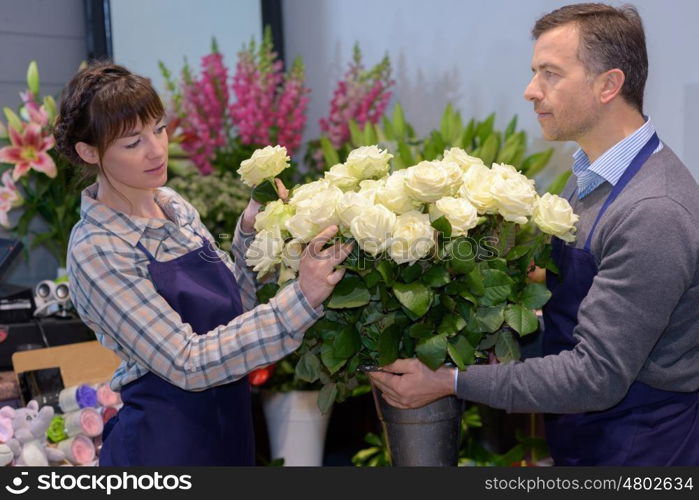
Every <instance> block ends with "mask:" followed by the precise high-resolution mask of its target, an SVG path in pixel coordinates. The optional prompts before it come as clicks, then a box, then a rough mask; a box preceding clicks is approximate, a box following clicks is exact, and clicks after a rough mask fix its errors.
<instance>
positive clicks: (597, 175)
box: [573, 118, 663, 199]
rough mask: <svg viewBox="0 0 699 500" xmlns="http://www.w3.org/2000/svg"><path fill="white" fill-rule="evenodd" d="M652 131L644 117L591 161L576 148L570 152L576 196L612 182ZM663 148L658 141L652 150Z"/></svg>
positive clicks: (581, 196) (648, 121)
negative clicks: (644, 121)
mask: <svg viewBox="0 0 699 500" xmlns="http://www.w3.org/2000/svg"><path fill="white" fill-rule="evenodd" d="M654 133H655V127H654V126H653V124H652V123H651V121H650V118H648V119H647V120H646V123H644V124H643V125H642V126H641V127H640V128H638V129H637V130H636V131H635V132H634V133H633V134H631V135H630V136H628V137H626V138H624V139H623V140H621V141H619V142H618V143H616V144H615V145H614V146H612V147H611V148H610V149H608V150H607V151H605V152H604V154H602V156H600V157H599V158H597V159H596V160H595V161H594V162H593V163H592V164H590V159H589V158H588V157H587V154H585V152H584V151H583V150H582V149H578V150H577V151H576V152H575V153H574V154H573V173H574V174H575V176H576V177H577V184H578V198H579V199H583V198H584V197H585V196H587V195H588V194H590V193H591V192H592V191H594V190H595V189H597V188H598V187H599V186H601V185H602V184H603V183H604V182H605V181H606V182H608V183H609V184H611V185H612V186H616V183H617V182H619V179H621V176H622V175H623V174H624V171H625V170H626V169H627V168H628V166H629V165H630V164H631V161H632V160H633V159H634V157H635V156H636V155H637V154H638V152H639V151H640V150H641V148H643V146H644V145H645V144H646V142H648V140H649V139H650V138H651V137H652V136H653V134H654ZM661 149H663V143H662V142H661V143H660V144H659V145H658V147H657V149H656V150H655V151H654V153H657V152H658V151H660V150H661Z"/></svg>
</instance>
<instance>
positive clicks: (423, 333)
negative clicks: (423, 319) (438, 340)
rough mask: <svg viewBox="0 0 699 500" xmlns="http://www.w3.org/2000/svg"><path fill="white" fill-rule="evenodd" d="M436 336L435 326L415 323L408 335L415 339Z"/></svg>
mask: <svg viewBox="0 0 699 500" xmlns="http://www.w3.org/2000/svg"><path fill="white" fill-rule="evenodd" d="M433 334H434V325H432V324H431V323H413V324H412V325H410V327H409V328H408V335H409V336H410V337H412V338H414V339H421V338H424V337H429V336H430V335H433Z"/></svg>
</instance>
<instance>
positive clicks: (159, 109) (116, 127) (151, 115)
mask: <svg viewBox="0 0 699 500" xmlns="http://www.w3.org/2000/svg"><path fill="white" fill-rule="evenodd" d="M90 108H91V109H90V114H91V115H92V120H91V121H92V123H93V125H94V130H93V137H94V138H95V139H96V140H95V141H94V142H93V144H95V145H96V146H97V149H98V150H99V152H100V156H101V155H102V154H103V153H104V151H105V150H106V149H107V148H108V147H109V146H110V145H111V144H112V143H113V142H114V141H115V140H117V139H119V138H120V137H122V136H123V135H125V134H126V133H128V132H130V131H131V130H133V129H134V128H135V127H136V126H137V125H138V123H139V121H140V123H141V124H146V123H148V122H151V121H156V122H157V121H160V120H161V119H162V118H163V117H164V116H165V109H164V107H163V103H162V101H161V100H160V97H159V96H158V94H157V92H156V91H155V89H154V88H153V86H152V85H151V84H150V81H149V80H148V79H146V78H143V77H140V76H135V77H134V78H129V79H122V80H117V81H115V82H111V83H109V84H107V85H106V86H104V87H103V88H102V89H101V90H100V92H99V93H98V94H97V95H96V96H95V98H94V99H93V101H92V105H91V106H90Z"/></svg>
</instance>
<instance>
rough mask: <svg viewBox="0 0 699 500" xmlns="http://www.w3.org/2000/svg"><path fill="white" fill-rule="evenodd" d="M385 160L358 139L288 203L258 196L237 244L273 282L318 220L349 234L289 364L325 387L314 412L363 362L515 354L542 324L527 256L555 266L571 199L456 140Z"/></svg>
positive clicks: (318, 226) (569, 226)
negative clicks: (337, 278)
mask: <svg viewBox="0 0 699 500" xmlns="http://www.w3.org/2000/svg"><path fill="white" fill-rule="evenodd" d="M392 159H393V155H392V154H390V153H389V152H388V151H386V150H382V149H380V148H379V147H377V146H376V145H372V146H364V147H361V148H358V149H356V150H354V151H352V152H351V153H350V154H349V155H348V157H347V161H346V162H345V163H342V164H337V165H335V166H333V167H332V168H331V169H330V170H329V171H328V172H326V175H325V178H324V179H321V180H318V181H314V182H311V183H307V184H304V185H302V186H298V187H296V188H295V189H294V190H293V191H292V194H291V197H290V199H289V201H288V203H284V202H283V201H281V200H276V201H273V202H270V203H268V204H267V205H266V207H265V209H264V210H263V211H262V212H261V213H260V214H259V215H258V217H257V220H256V230H257V231H258V233H257V235H256V237H255V240H254V241H253V243H252V244H251V246H250V248H249V250H248V252H247V254H246V259H247V262H248V264H249V265H251V266H253V267H254V269H255V271H256V272H258V276H260V277H263V276H265V275H269V274H271V273H274V272H277V271H278V272H279V278H278V282H277V283H275V284H270V285H269V287H270V290H269V292H270V293H272V292H273V291H274V289H275V287H279V286H284V284H285V283H287V282H288V280H290V279H292V278H293V277H294V276H295V272H296V270H297V269H298V259H299V256H300V253H301V251H302V249H303V247H304V245H305V244H306V243H307V242H308V241H310V239H311V238H312V237H313V236H315V234H317V233H318V232H319V231H321V230H322V229H324V228H326V227H328V226H330V225H333V224H335V225H337V226H338V227H339V229H340V235H339V236H338V239H340V240H350V239H352V240H354V241H355V242H356V245H355V248H354V251H353V253H352V254H351V255H350V257H349V258H348V259H347V260H346V261H345V263H344V264H343V266H344V267H345V268H346V274H345V276H344V278H343V279H342V281H341V282H340V283H339V284H338V285H337V286H336V288H335V290H334V293H333V294H332V296H331V297H330V298H329V299H328V301H327V302H326V304H325V310H326V313H325V317H324V318H323V319H321V320H320V321H318V322H317V323H316V324H315V325H314V326H313V327H311V328H310V329H309V330H308V331H307V332H306V335H305V340H304V343H305V344H306V347H307V348H306V349H305V352H301V357H300V359H299V362H298V363H297V365H296V369H295V373H297V374H298V375H299V376H300V378H302V379H303V380H306V381H308V382H316V381H320V382H321V383H322V384H323V388H322V389H321V391H320V393H319V400H318V403H319V406H320V408H321V409H325V410H327V409H329V408H330V406H331V405H332V403H333V402H334V401H336V400H338V401H341V400H342V399H344V398H346V397H347V396H348V395H349V394H351V392H352V390H354V389H355V388H356V387H357V386H358V385H359V378H358V376H359V375H358V369H359V368H360V367H362V366H367V365H368V366H378V367H380V366H383V365H386V364H389V363H391V362H393V361H394V360H396V359H398V358H407V357H414V356H415V357H417V358H419V359H420V360H421V361H422V362H423V363H424V364H426V365H427V366H428V367H430V368H432V369H436V368H437V367H439V366H441V365H442V364H444V363H445V362H450V363H453V364H454V365H456V366H458V367H459V368H460V369H465V368H466V367H467V366H468V365H471V364H473V363H477V362H479V361H485V360H487V359H488V356H489V355H490V354H493V355H494V356H495V357H496V358H497V359H498V360H499V361H500V362H508V361H512V360H514V359H517V358H518V357H519V347H518V343H517V338H518V337H523V336H526V335H529V334H531V333H533V332H535V331H536V330H537V329H538V324H539V323H538V319H537V317H536V315H535V313H534V310H535V309H538V308H540V307H541V306H542V305H543V304H544V303H545V302H546V301H547V300H548V298H549V296H550V293H549V292H548V290H547V289H546V287H545V286H543V285H541V284H538V283H529V281H528V279H527V277H528V274H529V272H530V271H531V268H532V263H533V262H534V263H536V264H537V265H538V266H540V267H542V268H547V269H551V270H554V271H555V265H554V264H553V262H552V261H551V259H550V245H549V244H548V239H549V235H550V234H555V235H556V236H558V237H560V238H563V239H567V240H572V239H573V238H574V231H575V227H574V224H575V221H576V216H575V215H574V214H573V213H572V210H571V207H570V205H569V204H568V202H567V201H566V200H563V199H561V198H559V197H558V196H556V195H552V194H550V193H547V194H544V195H543V196H539V195H538V194H537V192H536V190H535V186H534V181H533V180H531V179H528V178H527V177H526V176H525V175H523V174H522V173H520V172H518V171H517V170H516V169H515V168H514V167H513V166H511V165H506V164H498V163H494V164H493V165H492V166H490V165H486V164H484V162H483V161H482V160H481V159H480V158H477V157H474V156H471V155H468V154H467V153H466V152H465V151H464V150H463V149H460V148H450V149H448V150H445V151H444V152H443V154H442V158H441V159H439V160H435V161H422V162H420V163H418V164H416V165H411V166H408V168H402V169H400V168H395V164H394V169H393V170H392V169H391V160H392ZM267 161H271V160H270V156H269V155H261V156H260V158H259V159H258V160H256V159H255V155H254V156H253V158H251V159H250V160H249V161H247V162H243V164H242V166H241V169H240V170H239V173H241V174H242V176H243V179H244V180H245V177H246V175H249V172H251V171H254V172H255V173H256V176H257V177H258V178H259V177H264V176H265V175H264V172H265V171H267V169H268V168H269V167H268V166H267V165H265V164H264V162H267ZM276 164H278V162H276ZM401 166H403V165H401ZM270 173H271V175H269V176H268V177H272V176H274V175H275V174H276V172H274V173H272V171H270ZM438 403H439V402H438ZM452 406H455V404H452ZM379 410H381V408H380V409H379ZM401 411H410V410H401ZM454 418H455V419H456V425H457V427H458V421H459V419H460V414H458V412H457V415H456V416H455V417H454ZM457 435H458V434H457ZM389 441H390V439H389ZM390 444H391V445H392V446H393V444H394V443H390Z"/></svg>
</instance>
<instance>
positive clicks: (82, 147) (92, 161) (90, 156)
mask: <svg viewBox="0 0 699 500" xmlns="http://www.w3.org/2000/svg"><path fill="white" fill-rule="evenodd" d="M75 152H76V153H78V156H79V157H80V158H81V159H82V161H84V162H85V163H87V164H89V165H96V164H97V163H99V159H100V157H99V154H98V153H97V148H96V147H94V146H90V145H89V144H87V143H85V142H78V143H76V144H75Z"/></svg>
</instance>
